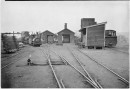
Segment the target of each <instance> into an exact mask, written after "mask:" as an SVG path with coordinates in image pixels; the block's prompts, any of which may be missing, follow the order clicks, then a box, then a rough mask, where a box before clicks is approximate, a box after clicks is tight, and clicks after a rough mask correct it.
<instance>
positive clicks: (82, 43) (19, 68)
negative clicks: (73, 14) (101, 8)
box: [1, 18, 129, 88]
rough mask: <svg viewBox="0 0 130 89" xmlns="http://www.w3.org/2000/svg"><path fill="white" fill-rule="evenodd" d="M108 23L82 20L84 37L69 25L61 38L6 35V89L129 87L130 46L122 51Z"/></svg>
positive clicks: (3, 66) (3, 61) (3, 54)
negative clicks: (19, 39)
mask: <svg viewBox="0 0 130 89" xmlns="http://www.w3.org/2000/svg"><path fill="white" fill-rule="evenodd" d="M105 24H106V22H103V23H97V22H95V19H93V18H83V19H81V29H80V30H79V32H81V37H79V38H78V37H76V36H75V35H74V34H75V33H74V32H73V31H71V30H69V29H68V28H67V23H65V25H64V29H63V30H61V31H59V32H58V33H57V34H58V36H57V35H56V34H54V33H52V32H50V31H48V30H46V31H44V32H43V33H36V34H31V35H30V34H29V32H27V31H26V32H24V33H14V32H13V33H3V34H2V41H1V42H2V46H1V48H2V49H1V85H2V88H129V47H128V46H127V48H125V47H124V48H123V47H122V48H120V47H118V46H116V45H117V43H118V41H117V36H116V31H115V30H105ZM95 29H96V30H95ZM7 34H13V36H8V35H7ZM15 34H21V41H17V39H16V38H15V36H14V35H15Z"/></svg>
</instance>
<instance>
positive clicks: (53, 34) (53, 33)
mask: <svg viewBox="0 0 130 89" xmlns="http://www.w3.org/2000/svg"><path fill="white" fill-rule="evenodd" d="M46 32H49V33H51V34H53V35H55V34H54V33H52V32H50V31H48V30H46V31H44V32H42V34H43V33H46Z"/></svg>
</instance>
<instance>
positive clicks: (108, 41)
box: [105, 30, 117, 47]
mask: <svg viewBox="0 0 130 89" xmlns="http://www.w3.org/2000/svg"><path fill="white" fill-rule="evenodd" d="M116 44H117V36H116V31H115V30H106V31H105V46H106V47H115V46H116Z"/></svg>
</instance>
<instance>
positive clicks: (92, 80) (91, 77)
mask: <svg viewBox="0 0 130 89" xmlns="http://www.w3.org/2000/svg"><path fill="white" fill-rule="evenodd" d="M67 48H68V47H67ZM68 50H69V51H70V52H71V54H72V55H73V56H74V58H75V59H76V60H77V62H78V63H79V65H80V66H81V67H82V69H83V70H84V72H85V73H86V74H87V75H88V78H90V80H91V81H92V82H93V83H94V84H95V85H96V86H97V87H98V88H102V86H101V85H100V86H98V84H97V83H96V82H95V81H94V80H93V79H92V77H91V76H90V74H89V73H88V72H87V70H86V69H85V68H84V67H83V66H82V64H81V62H80V61H79V59H78V58H77V57H76V55H75V53H73V52H72V50H70V49H69V48H68Z"/></svg>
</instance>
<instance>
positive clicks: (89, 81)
mask: <svg viewBox="0 0 130 89" xmlns="http://www.w3.org/2000/svg"><path fill="white" fill-rule="evenodd" d="M53 52H54V51H53ZM54 53H55V54H56V55H58V56H59V57H60V58H62V59H64V60H65V61H66V62H67V63H68V64H69V65H70V66H71V67H72V68H74V69H75V70H76V71H77V72H79V73H80V74H81V75H82V76H83V77H85V78H86V79H87V80H86V81H87V82H88V83H90V84H91V85H92V86H93V87H94V88H98V87H97V86H96V85H95V84H94V83H93V82H92V81H91V80H90V79H89V78H88V77H87V76H86V75H84V74H83V73H82V72H80V71H79V70H78V69H77V68H75V67H74V66H73V65H72V64H70V63H69V62H68V61H67V60H66V59H65V58H64V57H63V56H61V55H60V54H57V53H56V52H54Z"/></svg>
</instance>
